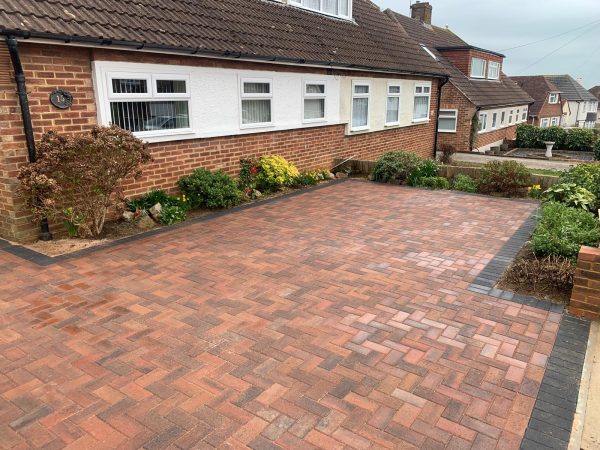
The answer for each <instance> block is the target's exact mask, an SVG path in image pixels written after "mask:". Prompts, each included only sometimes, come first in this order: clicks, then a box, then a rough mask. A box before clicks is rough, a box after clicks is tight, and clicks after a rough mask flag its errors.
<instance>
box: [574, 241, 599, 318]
mask: <svg viewBox="0 0 600 450" xmlns="http://www.w3.org/2000/svg"><path fill="white" fill-rule="evenodd" d="M569 313H570V314H573V315H576V316H580V317H586V318H588V319H591V320H598V319H600V248H596V247H581V250H580V251H579V257H578V258H577V269H576V270H575V279H574V281H573V292H572V294H571V301H570V303H569Z"/></svg>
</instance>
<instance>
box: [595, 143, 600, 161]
mask: <svg viewBox="0 0 600 450" xmlns="http://www.w3.org/2000/svg"><path fill="white" fill-rule="evenodd" d="M594 157H595V159H596V161H600V138H598V139H597V140H596V143H595V144H594Z"/></svg>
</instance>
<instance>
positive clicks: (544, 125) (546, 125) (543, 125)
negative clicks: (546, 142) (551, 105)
mask: <svg viewBox="0 0 600 450" xmlns="http://www.w3.org/2000/svg"><path fill="white" fill-rule="evenodd" d="M549 124H550V119H548V118H546V119H542V123H541V125H540V126H541V127H542V128H548V125H549Z"/></svg>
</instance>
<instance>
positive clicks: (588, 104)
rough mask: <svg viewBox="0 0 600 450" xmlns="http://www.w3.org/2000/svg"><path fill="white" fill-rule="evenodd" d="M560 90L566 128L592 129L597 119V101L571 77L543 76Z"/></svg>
mask: <svg viewBox="0 0 600 450" xmlns="http://www.w3.org/2000/svg"><path fill="white" fill-rule="evenodd" d="M544 78H546V79H547V80H548V81H550V82H551V83H552V84H553V85H555V86H556V87H557V88H558V89H560V92H561V97H562V99H563V123H562V125H563V126H564V127H568V128H594V127H595V126H596V120H597V118H598V99H597V98H596V97H595V96H594V95H592V94H591V93H590V92H589V91H588V90H587V89H586V88H584V87H583V86H582V85H581V83H580V82H579V81H577V80H575V79H574V78H573V77H572V76H571V75H544Z"/></svg>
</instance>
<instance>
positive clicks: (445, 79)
mask: <svg viewBox="0 0 600 450" xmlns="http://www.w3.org/2000/svg"><path fill="white" fill-rule="evenodd" d="M448 80H450V78H448V77H446V78H444V80H443V81H442V82H441V83H439V84H438V103H437V111H436V116H435V136H434V137H433V159H437V146H438V129H439V127H440V109H441V107H442V88H443V87H444V85H445V84H446V83H447V82H448ZM456 120H458V118H457V119H456Z"/></svg>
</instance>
